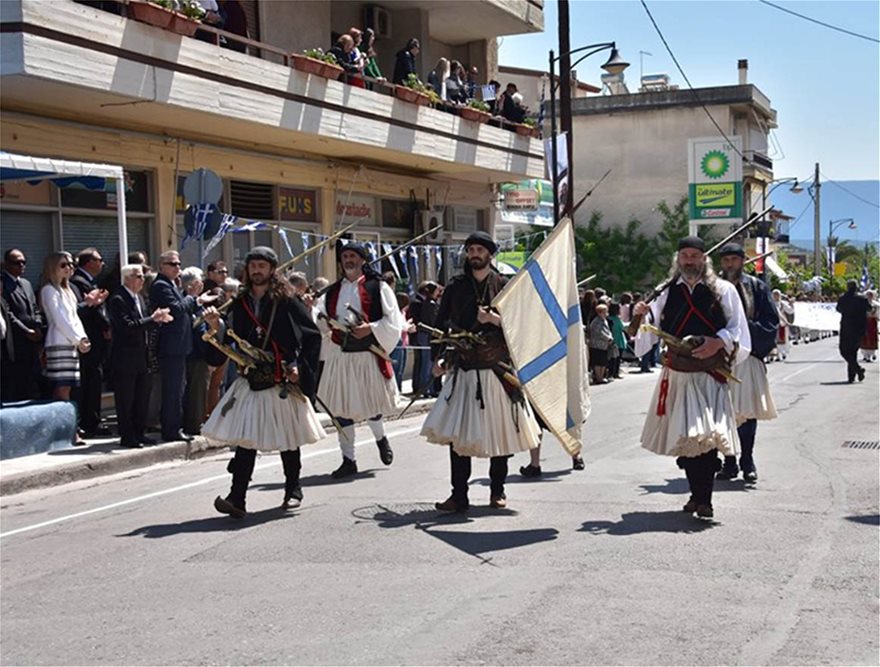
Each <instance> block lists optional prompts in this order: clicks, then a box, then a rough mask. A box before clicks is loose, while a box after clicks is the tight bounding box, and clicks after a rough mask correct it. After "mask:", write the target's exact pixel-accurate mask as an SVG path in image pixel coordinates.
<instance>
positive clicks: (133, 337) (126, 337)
mask: <svg viewBox="0 0 880 667" xmlns="http://www.w3.org/2000/svg"><path fill="white" fill-rule="evenodd" d="M138 298H139V300H140V303H141V313H142V314H143V317H142V316H140V315H138V311H137V308H136V306H135V303H134V299H133V298H132V296H131V294H129V293H128V290H126V289H125V288H124V287H120V288H119V289H118V290H117V291H116V292H115V293H114V294H113V296H111V297H110V298H109V299H108V300H107V310H108V311H109V313H110V326H111V329H112V331H113V344H112V345H111V347H110V359H111V360H112V362H113V363H112V366H113V368H114V369H115V370H116V371H118V372H125V371H126V370H131V371H132V373H135V372H143V371H146V370H147V338H148V334H147V331H148V330H149V329H153V328H155V327H156V326H157V325H156V323H155V322H154V321H153V320H152V319H151V318H150V317H149V315H148V313H147V304H146V302H145V301H144V299H143V297H141V296H140V295H138Z"/></svg>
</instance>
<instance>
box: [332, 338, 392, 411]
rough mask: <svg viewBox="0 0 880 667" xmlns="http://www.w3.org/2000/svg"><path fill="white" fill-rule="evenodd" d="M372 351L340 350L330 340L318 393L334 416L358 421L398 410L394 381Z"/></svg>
mask: <svg viewBox="0 0 880 667" xmlns="http://www.w3.org/2000/svg"><path fill="white" fill-rule="evenodd" d="M376 359H377V357H376V355H375V354H373V353H372V352H343V351H342V350H341V349H340V347H339V346H338V345H336V344H335V343H330V344H329V346H328V348H327V358H326V360H325V361H324V371H323V373H321V385H320V387H318V396H319V397H320V398H321V400H322V401H324V403H326V404H327V409H329V410H330V412H332V413H333V416H334V417H344V418H346V419H351V420H353V421H356V422H359V421H363V420H364V419H370V418H372V417H375V416H376V415H391V414H393V413H395V412H397V409H398V406H397V403H398V396H399V394H398V393H397V382H396V381H395V380H394V376H392V377H390V378H386V377H385V376H384V375H382V371H380V370H379V363H378V361H376Z"/></svg>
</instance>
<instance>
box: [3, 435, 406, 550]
mask: <svg viewBox="0 0 880 667" xmlns="http://www.w3.org/2000/svg"><path fill="white" fill-rule="evenodd" d="M421 429H422V427H421V426H413V427H411V428H406V429H403V430H401V431H395V432H394V433H389V434H388V437H389V438H394V437H396V436H398V435H408V434H410V433H416V432H417V431H420V430H421ZM370 443H375V440H374V439H373V438H368V439H367V440H358V441H357V442H355V447H360V446H362V445H368V444H370ZM338 451H339V446H338V445H337V446H335V447H332V448H327V449H319V450H316V451H311V452H305V453H304V454H303V455H302V458H303V459H311V458H315V457H316V456H323V455H324V454H332V453H334V452H338ZM279 463H280V459H278V460H275V461H272V462H271V463H264V464H262V465H258V466H255V467H254V472H256V471H257V470H264V469H266V468H271V467H273V466H277V465H279ZM228 478H229V473H225V474H223V475H213V476H212V477H206V478H205V479H200V480H198V481H197V482H189V483H188V484H181V485H180V486H175V487H172V488H170V489H163V490H162V491H154V492H153V493H147V494H145V495H143V496H137V497H136V498H127V499H126V500H120V501H119V502H117V503H110V504H109V505H102V506H101V507H93V508H92V509H90V510H84V511H82V512H76V513H74V514H68V515H66V516H61V517H58V518H57V519H50V520H49V521H41V522H40V523H35V524H33V525H32V526H25V527H23V528H16V529H15V530H8V531H6V532H5V533H0V539H3V538H4V537H11V536H13V535H18V534H19V533H27V532H29V531H32V530H37V529H38V528H45V527H46V526H53V525H55V524H57V523H63V522H65V521H71V520H72V519H78V518H80V517H83V516H88V515H90V514H97V513H99V512H106V511H108V510H112V509H116V508H117V507H124V506H125V505H133V504H134V503H139V502H142V501H144V500H150V499H152V498H158V497H160V496H167V495H169V494H171V493H177V492H178V491H186V490H187V489H192V488H195V487H197V486H204V485H205V484H210V483H212V482H216V481H218V480H221V479H228Z"/></svg>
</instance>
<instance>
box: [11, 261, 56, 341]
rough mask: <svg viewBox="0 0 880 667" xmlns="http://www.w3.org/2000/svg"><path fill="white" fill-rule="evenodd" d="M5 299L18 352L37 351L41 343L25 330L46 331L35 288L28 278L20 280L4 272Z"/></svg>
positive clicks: (13, 339)
mask: <svg viewBox="0 0 880 667" xmlns="http://www.w3.org/2000/svg"><path fill="white" fill-rule="evenodd" d="M3 300H4V301H5V302H6V305H7V307H8V309H9V323H10V325H11V326H10V327H9V332H8V333H7V335H11V336H12V345H13V348H14V349H15V350H16V354H17V355H18V354H26V351H28V350H30V351H35V350H36V348H37V347H38V346H39V345H40V343H34V342H33V341H30V340H28V338H27V337H26V336H25V331H26V330H28V329H34V330H36V331H42V332H43V333H45V329H46V321H45V319H44V318H43V313H42V311H41V310H40V307H39V306H38V305H37V297H36V295H35V294H34V288H33V286H32V285H31V283H30V281H29V280H28V279H27V278H19V280H18V282H16V281H15V279H14V278H13V277H12V276H11V275H9V274H8V273H6V272H4V273H3Z"/></svg>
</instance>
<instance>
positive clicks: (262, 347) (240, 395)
mask: <svg viewBox="0 0 880 667" xmlns="http://www.w3.org/2000/svg"><path fill="white" fill-rule="evenodd" d="M277 266H278V257H277V255H276V254H275V251H274V250H272V249H271V248H268V247H264V246H257V247H255V248H253V249H252V250H251V251H250V252H249V253H248V254H247V257H246V259H245V280H244V287H245V291H244V293H243V294H242V295H241V296H239V297H237V298H236V300H235V302H234V303H233V305H232V307H231V308H230V309H229V316H228V322H223V321H222V320H221V318H220V313H219V312H218V311H217V310H216V309H214V308H209V309H208V310H207V311H206V312H205V320H206V322H207V323H208V326H209V329H210V331H209V333H210V334H211V335H212V336H213V340H214V341H216V343H217V345H219V346H221V347H222V348H223V349H224V350H225V351H220V350H218V349H215V348H216V347H217V346H216V345H215V346H214V347H211V348H209V354H210V358H209V359H208V363H210V364H212V365H219V364H220V363H221V362H222V358H223V355H224V354H225V355H226V356H230V357H232V358H233V359H234V360H235V358H236V356H237V358H238V361H239V362H240V361H242V360H244V361H245V362H248V363H250V364H251V365H252V366H253V367H252V368H249V369H247V370H245V368H240V369H239V376H238V378H237V379H236V380H235V382H234V383H233V384H232V386H231V387H230V388H229V390H228V391H227V392H226V394H225V395H224V396H223V398H221V399H220V402H219V403H218V404H217V408H216V409H215V410H214V412H212V413H211V416H210V418H209V419H208V421H207V422H206V423H205V425H204V426H203V427H202V434H203V435H204V436H206V437H207V438H210V439H214V440H221V441H225V442H228V443H229V444H230V445H234V446H235V456H234V457H233V459H232V460H231V461H230V463H229V467H228V470H229V472H231V473H232V489H231V490H230V492H229V495H227V496H226V497H225V498H223V497H221V496H218V497H217V499H216V500H215V501H214V507H215V508H216V509H217V511H218V512H221V513H223V514H229V515H231V516H233V517H236V518H241V517H244V516H245V514H246V505H245V496H246V495H247V488H248V484H249V483H250V480H251V475H252V474H253V471H254V463H255V460H256V456H257V452H258V451H262V452H267V451H276V450H278V451H280V452H281V463H282V466H283V468H284V480H285V481H284V501H283V503H282V506H283V507H285V508H288V507H298V506H299V505H300V503H301V502H302V499H303V494H302V489H301V487H300V483H299V476H300V470H301V467H302V465H301V457H300V446H302V445H307V444H311V443H314V442H317V441H318V440H320V439H321V438H324V437H325V436H326V433H325V432H324V429H323V428H322V427H321V423H320V421H319V420H318V417H317V415H316V414H315V410H314V408H313V407H312V403H311V401H310V400H309V399H310V398H311V397H312V396H313V395H314V391H315V384H316V373H317V366H318V355H319V353H320V346H321V334H320V332H319V331H318V328H317V326H316V325H315V323H314V322H313V320H312V318H311V315H310V314H309V310H308V309H307V308H306V307H305V305H304V304H303V303H302V301H300V300H299V299H298V298H296V297H295V296H294V294H293V290H292V288H291V286H290V283H289V282H287V280H285V279H284V277H283V276H280V275H278V274H276V272H275V268H276V267H277ZM230 331H231V333H230ZM235 337H237V338H238V339H239V340H238V341H237V343H238V350H237V351H235V350H232V348H231V347H229V346H226V345H225V344H224V341H226V340H227V339H234V338H235ZM242 341H243V342H242ZM209 342H210V341H209ZM230 353H231V354H230Z"/></svg>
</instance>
